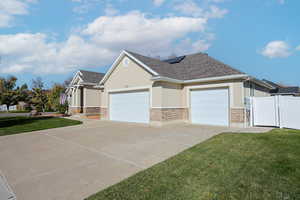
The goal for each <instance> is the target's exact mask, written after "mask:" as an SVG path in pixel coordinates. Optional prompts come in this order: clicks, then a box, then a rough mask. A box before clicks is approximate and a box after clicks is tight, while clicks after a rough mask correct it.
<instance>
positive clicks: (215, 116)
mask: <svg viewBox="0 0 300 200" xmlns="http://www.w3.org/2000/svg"><path fill="white" fill-rule="evenodd" d="M190 96H191V121H192V123H195V124H203V125H217V126H229V91H228V88H220V89H209V90H192V91H191V95H190Z"/></svg>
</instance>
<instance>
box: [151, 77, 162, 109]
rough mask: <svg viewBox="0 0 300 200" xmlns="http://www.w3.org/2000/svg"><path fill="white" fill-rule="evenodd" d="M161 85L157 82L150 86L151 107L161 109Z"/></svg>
mask: <svg viewBox="0 0 300 200" xmlns="http://www.w3.org/2000/svg"><path fill="white" fill-rule="evenodd" d="M162 91H163V89H162V85H161V84H160V83H159V82H155V83H154V84H153V85H152V105H151V107H157V108H160V107H162V101H163V100H162Z"/></svg>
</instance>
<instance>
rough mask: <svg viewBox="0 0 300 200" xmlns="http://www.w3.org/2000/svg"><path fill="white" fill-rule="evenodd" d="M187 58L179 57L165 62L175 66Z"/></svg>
mask: <svg viewBox="0 0 300 200" xmlns="http://www.w3.org/2000/svg"><path fill="white" fill-rule="evenodd" d="M184 58H185V56H179V57H176V58H171V59H168V60H164V62H167V63H169V64H175V63H180V62H181V61H182V60H183V59H184Z"/></svg>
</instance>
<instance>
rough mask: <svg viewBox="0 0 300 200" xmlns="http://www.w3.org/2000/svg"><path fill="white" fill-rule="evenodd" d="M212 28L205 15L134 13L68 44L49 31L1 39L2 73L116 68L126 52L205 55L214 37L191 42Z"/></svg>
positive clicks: (102, 21) (97, 23)
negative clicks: (115, 61)
mask: <svg viewBox="0 0 300 200" xmlns="http://www.w3.org/2000/svg"><path fill="white" fill-rule="evenodd" d="M206 26H207V20H206V19H205V18H201V17H198V18H195V17H165V18H156V17H151V16H147V15H145V14H143V13H140V12H130V13H128V14H125V15H119V16H102V17H99V18H97V19H96V20H94V21H93V22H92V23H90V24H88V25H87V26H86V27H85V28H83V29H82V30H80V31H79V32H78V33H77V34H74V33H73V34H72V35H71V36H70V37H69V38H68V39H67V40H66V41H64V42H57V41H56V40H53V39H51V38H50V37H49V36H48V35H46V34H43V33H36V34H31V33H20V34H11V35H0V55H1V57H2V62H1V64H0V73H22V72H26V71H27V72H31V73H35V74H59V73H67V72H70V71H74V70H76V69H78V68H84V67H101V66H105V65H108V64H111V62H112V61H113V59H114V58H116V56H117V55H118V54H119V53H120V51H121V50H122V49H129V50H133V51H138V52H141V53H144V54H145V55H161V56H166V55H169V54H170V52H172V50H175V51H176V52H179V53H181V52H185V53H186V52H189V53H191V52H194V51H204V50H207V49H208V48H209V46H210V44H209V43H210V39H208V38H207V39H205V38H203V39H199V40H198V41H193V40H191V39H185V38H186V36H187V35H188V34H189V33H193V32H197V33H199V35H200V36H201V35H205V30H206ZM200 36H199V37H200ZM178 41H179V42H178Z"/></svg>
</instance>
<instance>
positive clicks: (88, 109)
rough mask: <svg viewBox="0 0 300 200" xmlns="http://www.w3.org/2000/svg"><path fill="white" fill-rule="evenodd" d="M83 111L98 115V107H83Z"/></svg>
mask: <svg viewBox="0 0 300 200" xmlns="http://www.w3.org/2000/svg"><path fill="white" fill-rule="evenodd" d="M83 113H84V114H85V115H87V116H91V115H93V116H94V115H100V107H85V108H83Z"/></svg>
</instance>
